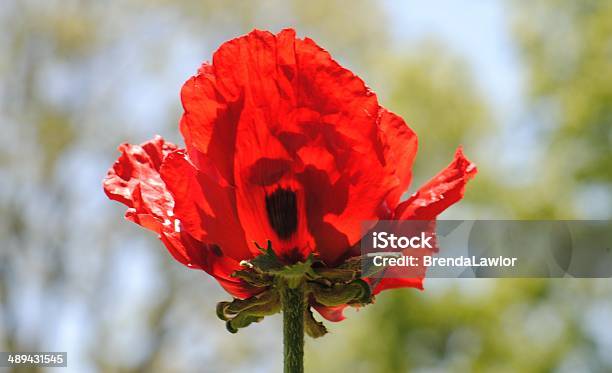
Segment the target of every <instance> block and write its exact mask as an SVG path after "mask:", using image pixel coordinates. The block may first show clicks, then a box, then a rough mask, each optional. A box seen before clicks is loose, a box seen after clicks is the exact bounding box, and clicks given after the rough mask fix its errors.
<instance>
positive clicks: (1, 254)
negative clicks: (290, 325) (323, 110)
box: [0, 0, 612, 372]
mask: <svg viewBox="0 0 612 373" xmlns="http://www.w3.org/2000/svg"><path fill="white" fill-rule="evenodd" d="M289 26H290V27H295V28H296V29H297V31H298V35H299V36H309V37H312V38H313V39H314V40H316V41H317V42H318V43H319V44H320V45H322V46H323V47H325V48H326V49H328V50H329V51H330V52H331V54H332V55H333V56H334V57H335V58H336V59H337V60H338V61H339V62H340V63H341V64H343V65H344V66H347V67H349V68H350V69H352V70H353V71H354V72H355V73H356V74H358V75H360V76H361V77H362V78H364V80H365V81H366V82H367V83H368V85H369V86H370V87H372V89H374V90H375V91H376V92H377V93H378V94H379V98H380V101H381V102H382V104H383V105H384V106H386V107H388V108H390V109H391V110H393V111H395V112H397V113H399V114H401V115H402V116H403V117H404V118H405V119H406V121H407V122H409V123H410V125H411V126H412V127H413V128H414V129H415V131H416V132H417V134H418V136H419V140H420V151H419V154H418V156H417V160H416V167H415V180H414V182H413V185H412V186H411V191H413V190H414V189H415V188H416V187H418V185H420V184H421V183H422V182H424V181H426V180H427V179H428V178H429V177H431V176H433V175H434V174H435V173H436V172H437V171H438V170H439V169H441V168H442V167H443V166H445V165H446V164H447V163H448V162H449V161H450V160H451V157H452V154H453V152H454V149H455V148H456V146H457V145H459V144H463V145H464V147H465V150H466V154H468V156H469V157H470V158H471V159H472V160H473V161H475V162H476V163H477V164H478V167H479V169H480V173H479V174H478V176H477V177H476V178H475V180H474V181H473V182H472V183H471V184H470V185H469V186H468V191H467V194H466V198H465V200H464V201H463V202H461V203H460V204H458V205H456V206H454V207H453V208H452V209H450V210H449V211H448V213H445V215H443V216H442V218H458V219H470V218H471V219H488V218H504V219H609V218H610V217H611V215H612V193H611V192H612V189H611V182H612V172H611V170H612V156H611V151H610V149H611V148H612V146H611V145H612V1H606V0H602V1H597V0H594V1H589V0H584V1H579V0H574V1H570V0H565V1H561V0H560V1H552V0H550V1H547V0H538V1H484V0H483V1H432V2H426V3H425V2H419V1H399V0H398V1H367V0H355V1H330V0H310V1H281V0H279V1H195V0H194V1H190V2H187V1H176V2H175V1H163V0H156V1H144V0H124V1H78V0H46V1H43V0H4V1H2V2H0V45H1V46H2V52H1V53H0V125H1V127H0V128H1V130H2V131H1V133H2V135H1V136H0V217H1V221H0V245H1V246H0V351H67V352H68V362H69V368H68V371H74V372H98V371H100V372H148V371H166V372H201V371H204V372H226V371H241V372H253V371H255V372H269V371H279V370H280V367H281V360H282V356H281V344H282V341H281V333H280V331H281V329H280V328H281V325H280V317H278V316H277V317H272V318H268V319H266V320H265V321H264V322H262V323H260V324H257V325H254V326H251V327H249V328H247V329H245V330H241V331H240V332H239V333H238V334H237V335H230V334H229V333H227V332H226V330H225V327H224V324H223V323H222V322H220V321H218V320H217V319H216V317H215V313H214V307H215V304H216V302H217V301H220V300H225V299H227V298H228V296H227V295H226V294H225V293H224V292H223V291H221V290H220V288H219V287H218V285H217V284H216V283H215V282H214V281H213V280H212V279H211V278H210V277H208V276H206V275H205V274H203V273H202V272H197V271H191V270H187V269H186V268H184V267H182V266H181V265H180V264H178V263H177V262H175V261H173V260H172V259H171V257H170V255H168V253H167V252H166V250H165V249H164V248H163V246H162V244H161V243H160V242H158V241H157V240H156V238H155V237H154V235H153V234H151V233H150V232H148V231H145V230H143V229H141V228H140V227H138V226H136V225H134V224H131V223H128V222H126V221H124V220H123V219H122V215H123V212H124V207H123V206H120V205H119V204H117V203H111V202H109V201H107V199H106V197H105V196H104V195H103V193H102V188H101V179H102V178H103V176H104V175H105V172H106V170H107V169H108V167H109V166H110V165H111V163H112V162H113V161H114V159H115V158H116V156H117V153H116V151H115V148H116V146H117V145H118V144H119V143H120V142H123V141H129V142H132V143H140V142H142V141H144V140H147V139H149V138H151V137H152V136H153V135H154V134H155V133H159V134H161V135H163V136H164V137H166V138H167V139H169V140H170V141H173V142H176V143H179V144H182V143H183V142H182V139H181V138H180V136H179V134H178V130H177V121H178V118H179V116H180V113H181V107H180V102H179V99H178V94H179V90H180V87H181V85H182V83H183V82H184V81H185V80H186V79H187V78H188V77H189V76H190V75H192V74H193V73H194V72H195V70H196V68H197V67H198V66H199V64H200V63H201V62H202V61H203V60H205V59H210V58H211V55H212V52H213V51H214V50H215V49H216V47H217V46H218V45H219V44H220V43H221V42H223V41H225V40H227V39H230V38H233V37H235V36H237V35H240V34H243V33H246V32H248V31H250V30H251V29H253V28H261V29H270V30H272V31H278V30H280V29H281V28H283V27H289ZM425 287H426V290H425V291H424V292H420V291H417V290H413V289H404V290H395V291H389V292H386V293H383V294H382V295H380V296H379V297H378V298H377V301H376V304H375V305H373V306H369V307H367V308H364V309H361V310H359V311H358V312H356V311H352V310H351V311H349V312H347V316H348V320H346V321H344V322H342V323H338V324H332V325H328V326H329V327H330V330H331V333H330V334H329V335H327V336H325V337H324V338H322V339H319V340H316V341H314V340H310V339H309V340H307V346H306V349H307V351H306V368H307V370H309V371H313V372H315V371H317V372H338V371H339V372H342V371H354V372H404V371H414V372H446V371H476V372H582V371H594V372H604V371H608V372H609V371H612V282H610V280H577V279H574V280H570V279H557V280H510V279H502V280H485V279H473V280H469V279H464V280H442V279H435V280H434V279H430V280H427V281H426V282H425ZM328 324H329V323H328Z"/></svg>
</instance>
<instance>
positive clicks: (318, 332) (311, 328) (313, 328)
mask: <svg viewBox="0 0 612 373" xmlns="http://www.w3.org/2000/svg"><path fill="white" fill-rule="evenodd" d="M304 331H306V334H308V335H309V336H310V337H311V338H319V337H322V336H324V335H325V334H327V328H326V327H325V325H323V323H322V322H320V321H317V320H315V318H314V315H313V314H312V311H311V310H310V307H306V309H305V310H304Z"/></svg>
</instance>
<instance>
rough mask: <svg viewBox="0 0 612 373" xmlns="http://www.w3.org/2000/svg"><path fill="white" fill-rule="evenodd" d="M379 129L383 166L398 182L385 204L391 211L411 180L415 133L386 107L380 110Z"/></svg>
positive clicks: (415, 144) (415, 151) (416, 143)
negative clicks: (382, 150) (383, 155)
mask: <svg viewBox="0 0 612 373" xmlns="http://www.w3.org/2000/svg"><path fill="white" fill-rule="evenodd" d="M379 126H380V130H381V137H382V143H383V145H384V154H385V166H386V168H387V170H388V172H389V173H390V174H394V175H395V176H396V177H397V179H398V181H399V184H398V185H397V186H396V187H395V188H394V189H393V190H392V191H391V193H389V195H388V196H387V200H386V201H387V206H388V208H389V209H390V210H391V211H393V210H394V209H395V207H396V206H397V204H398V202H399V200H400V198H401V196H402V194H404V193H405V192H406V191H407V190H408V187H409V186H410V181H411V180H412V164H413V163H414V158H415V157H416V154H417V146H418V141H417V135H416V133H414V131H413V130H412V129H411V128H410V127H408V125H407V124H406V122H404V120H403V119H402V118H401V117H400V116H398V115H396V114H393V113H391V112H390V111H388V110H386V109H382V110H381V112H380V124H379Z"/></svg>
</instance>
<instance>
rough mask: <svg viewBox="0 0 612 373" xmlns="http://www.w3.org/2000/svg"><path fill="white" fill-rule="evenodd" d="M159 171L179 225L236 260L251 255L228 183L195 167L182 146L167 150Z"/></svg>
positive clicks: (232, 192) (247, 257)
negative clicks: (181, 148) (173, 204)
mask: <svg viewBox="0 0 612 373" xmlns="http://www.w3.org/2000/svg"><path fill="white" fill-rule="evenodd" d="M201 162H203V159H201ZM160 173H161V177H162V179H163V181H164V183H165V184H166V186H167V188H168V190H169V191H170V193H171V194H172V197H173V198H174V201H175V206H174V215H175V216H176V218H177V219H179V220H180V222H181V227H182V229H184V230H185V231H187V232H189V234H191V235H192V236H193V237H194V238H195V239H197V240H198V241H200V242H206V243H208V244H215V245H218V246H219V247H221V248H222V250H223V252H224V253H225V254H226V255H228V256H230V257H232V258H234V259H236V260H238V261H240V260H243V259H250V258H251V257H252V255H251V252H250V251H249V248H248V246H247V241H246V239H245V236H244V231H243V230H242V227H241V226H240V222H239V221H238V215H237V212H236V202H235V196H234V191H233V188H232V187H230V186H228V185H221V184H220V180H219V179H217V178H215V177H214V176H210V175H209V174H206V173H204V172H200V171H199V170H197V169H196V168H195V167H194V165H193V164H192V163H191V162H190V161H189V160H188V159H187V155H186V154H185V151H184V150H177V151H174V152H172V153H170V154H169V155H168V156H167V157H166V159H165V161H164V164H163V165H162V167H161V170H160ZM253 249H254V250H256V248H255V247H253Z"/></svg>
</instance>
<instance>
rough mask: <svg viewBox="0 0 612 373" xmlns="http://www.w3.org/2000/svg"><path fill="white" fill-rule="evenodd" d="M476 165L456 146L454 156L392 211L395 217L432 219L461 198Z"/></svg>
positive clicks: (401, 218) (400, 218) (475, 170)
mask: <svg viewBox="0 0 612 373" xmlns="http://www.w3.org/2000/svg"><path fill="white" fill-rule="evenodd" d="M476 172H477V169H476V165H475V164H474V163H472V162H470V161H469V160H468V159H467V158H466V157H465V155H463V150H462V148H461V147H459V148H458V149H457V151H456V153H455V159H454V160H453V161H452V162H451V163H450V164H449V165H448V166H447V167H446V168H445V169H444V170H442V172H440V173H439V174H438V175H436V176H435V177H434V178H433V179H431V180H430V181H429V182H427V184H425V185H423V186H422V187H421V188H420V189H419V190H418V191H417V192H416V193H414V194H413V195H412V196H411V197H410V198H408V199H407V200H406V201H404V202H402V203H401V204H400V205H399V206H398V207H397V209H396V210H395V219H396V220H434V219H435V218H436V217H437V216H438V215H439V214H441V213H442V212H443V211H444V210H446V209H447V208H448V207H449V206H451V205H453V204H454V203H456V202H457V201H459V200H460V199H461V198H463V193H464V191H465V185H466V184H467V182H468V180H470V179H471V178H472V177H474V175H476Z"/></svg>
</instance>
